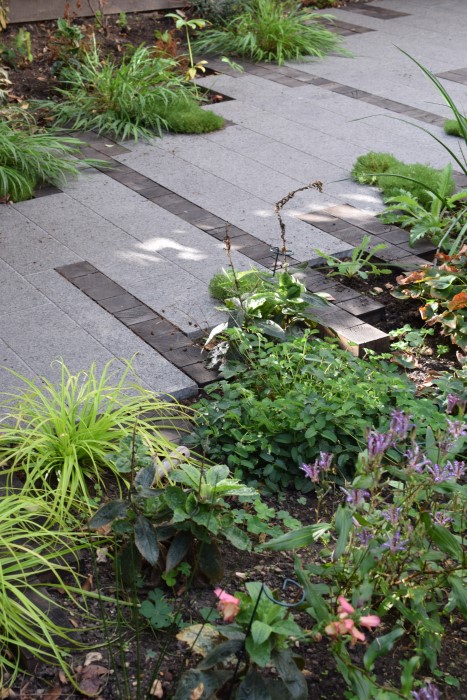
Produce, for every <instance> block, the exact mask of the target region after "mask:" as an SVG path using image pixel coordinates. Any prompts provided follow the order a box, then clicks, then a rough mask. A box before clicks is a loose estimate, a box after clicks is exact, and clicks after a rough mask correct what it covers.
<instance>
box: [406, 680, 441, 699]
mask: <svg viewBox="0 0 467 700" xmlns="http://www.w3.org/2000/svg"><path fill="white" fill-rule="evenodd" d="M412 696H413V697H414V698H415V700H439V691H438V689H437V687H436V686H435V685H432V684H431V683H428V685H426V686H425V687H424V688H420V690H419V691H418V692H416V691H415V690H413V691H412Z"/></svg>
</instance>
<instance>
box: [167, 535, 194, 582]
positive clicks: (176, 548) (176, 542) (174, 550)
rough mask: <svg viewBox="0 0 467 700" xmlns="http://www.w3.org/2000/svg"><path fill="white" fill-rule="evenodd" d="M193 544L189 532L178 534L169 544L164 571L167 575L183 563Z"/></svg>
mask: <svg viewBox="0 0 467 700" xmlns="http://www.w3.org/2000/svg"><path fill="white" fill-rule="evenodd" d="M192 542H193V536H192V534H191V533H190V532H183V531H182V532H178V533H177V534H176V535H175V537H174V538H173V540H172V542H171V543H170V547H169V551H168V552H167V559H166V562H165V570H166V572H167V573H168V572H169V571H172V569H175V567H176V566H178V565H179V564H180V562H181V561H183V560H184V559H185V557H186V555H187V553H188V551H189V549H190V545H191V543H192Z"/></svg>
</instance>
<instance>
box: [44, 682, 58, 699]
mask: <svg viewBox="0 0 467 700" xmlns="http://www.w3.org/2000/svg"><path fill="white" fill-rule="evenodd" d="M61 695H62V689H61V688H60V686H59V685H56V686H54V687H53V688H51V689H50V690H48V691H47V692H46V693H44V695H43V696H42V698H43V700H58V698H59V697H61Z"/></svg>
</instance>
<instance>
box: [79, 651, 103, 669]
mask: <svg viewBox="0 0 467 700" xmlns="http://www.w3.org/2000/svg"><path fill="white" fill-rule="evenodd" d="M95 661H102V654H101V653H100V651H90V652H89V654H86V658H85V660H84V664H83V665H84V666H90V665H91V664H93V663H94V662H95Z"/></svg>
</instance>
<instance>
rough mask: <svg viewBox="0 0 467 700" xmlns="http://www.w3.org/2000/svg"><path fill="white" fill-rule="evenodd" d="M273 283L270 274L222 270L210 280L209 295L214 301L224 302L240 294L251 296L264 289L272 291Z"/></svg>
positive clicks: (253, 271)
mask: <svg viewBox="0 0 467 700" xmlns="http://www.w3.org/2000/svg"><path fill="white" fill-rule="evenodd" d="M273 287H274V282H273V279H272V273H270V272H267V271H262V270H256V269H254V268H253V269H251V270H243V271H241V272H234V271H233V270H223V271H222V272H219V273H217V274H216V275H214V277H212V278H211V280H210V282H209V293H210V294H211V296H213V297H214V299H218V300H219V301H225V300H226V299H231V298H232V297H235V296H239V295H242V294H253V293H254V292H261V291H264V290H266V289H272V288H273Z"/></svg>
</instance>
